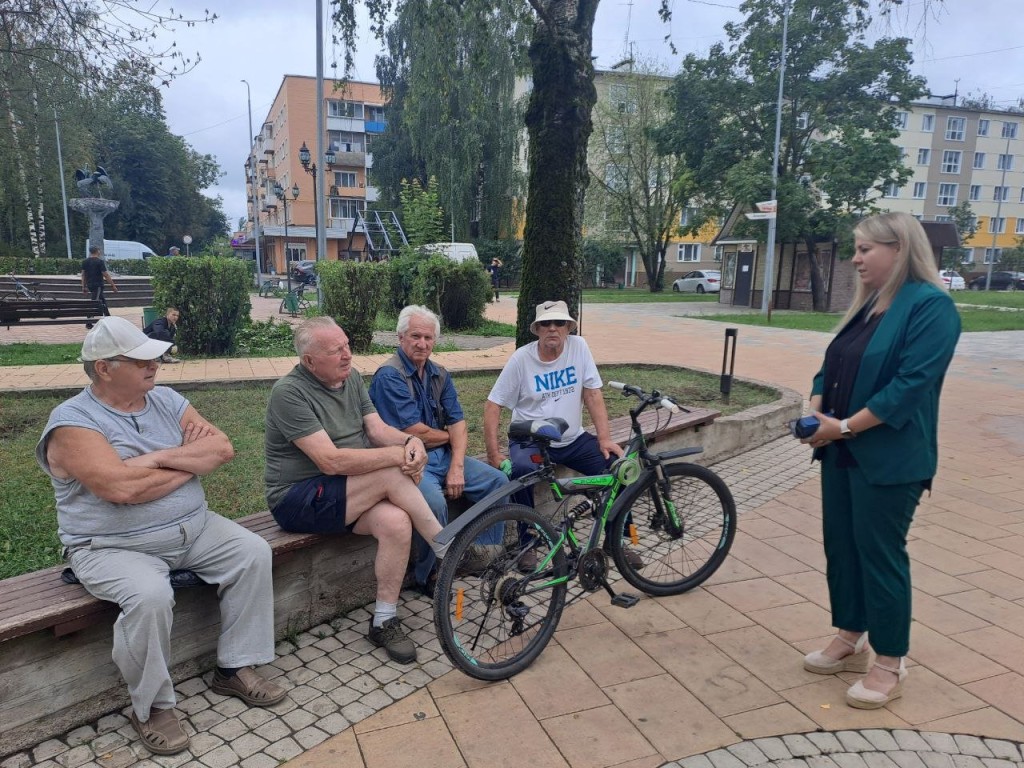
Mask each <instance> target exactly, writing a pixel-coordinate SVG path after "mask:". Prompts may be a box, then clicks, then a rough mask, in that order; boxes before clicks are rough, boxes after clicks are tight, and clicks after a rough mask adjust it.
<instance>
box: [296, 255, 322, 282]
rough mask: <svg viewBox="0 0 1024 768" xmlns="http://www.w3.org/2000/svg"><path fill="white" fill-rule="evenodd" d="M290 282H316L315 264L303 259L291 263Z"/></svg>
mask: <svg viewBox="0 0 1024 768" xmlns="http://www.w3.org/2000/svg"><path fill="white" fill-rule="evenodd" d="M292 280H301V281H302V282H304V283H315V282H316V262H315V261H310V260H308V259H304V260H302V261H293V262H292Z"/></svg>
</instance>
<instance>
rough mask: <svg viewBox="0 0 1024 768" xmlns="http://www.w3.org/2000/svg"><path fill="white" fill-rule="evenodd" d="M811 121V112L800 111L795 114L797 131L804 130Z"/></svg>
mask: <svg viewBox="0 0 1024 768" xmlns="http://www.w3.org/2000/svg"><path fill="white" fill-rule="evenodd" d="M810 123H811V113H810V112H801V113H800V114H799V115H797V116H796V129H797V130H798V131H806V130H807V126H808V125H810Z"/></svg>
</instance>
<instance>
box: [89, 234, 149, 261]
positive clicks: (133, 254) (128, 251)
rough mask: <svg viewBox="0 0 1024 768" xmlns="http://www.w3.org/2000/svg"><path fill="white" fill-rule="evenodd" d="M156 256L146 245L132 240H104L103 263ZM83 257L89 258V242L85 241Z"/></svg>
mask: <svg viewBox="0 0 1024 768" xmlns="http://www.w3.org/2000/svg"><path fill="white" fill-rule="evenodd" d="M151 256H156V254H155V253H154V252H153V249H152V248H150V247H149V246H148V245H143V244H142V243H137V242H135V241H134V240H104V241H103V259H104V261H116V260H117V259H148V258H150V257H151ZM85 257H86V258H89V240H88V239H86V241H85Z"/></svg>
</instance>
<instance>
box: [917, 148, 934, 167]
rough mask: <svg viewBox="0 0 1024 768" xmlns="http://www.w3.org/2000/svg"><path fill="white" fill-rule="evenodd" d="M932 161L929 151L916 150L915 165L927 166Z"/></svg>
mask: <svg viewBox="0 0 1024 768" xmlns="http://www.w3.org/2000/svg"><path fill="white" fill-rule="evenodd" d="M931 161H932V151H931V150H930V149H919V150H917V164H918V165H928V163H930V162H931Z"/></svg>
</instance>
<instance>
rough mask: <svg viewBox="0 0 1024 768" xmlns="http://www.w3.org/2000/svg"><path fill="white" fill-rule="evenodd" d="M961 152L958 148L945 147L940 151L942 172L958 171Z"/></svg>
mask: <svg viewBox="0 0 1024 768" xmlns="http://www.w3.org/2000/svg"><path fill="white" fill-rule="evenodd" d="M962 156H963V152H961V151H960V150H958V149H947V150H944V151H943V153H942V172H943V173H960V158H961V157H962Z"/></svg>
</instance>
